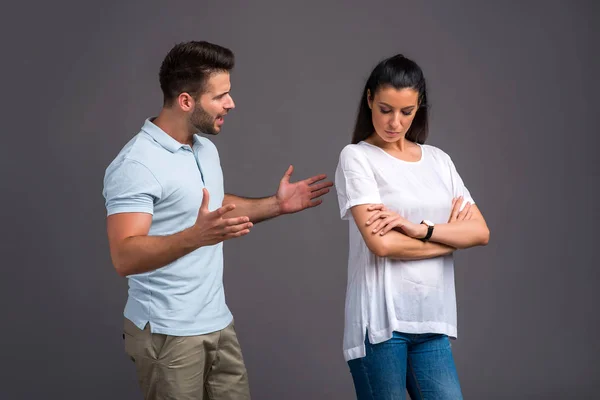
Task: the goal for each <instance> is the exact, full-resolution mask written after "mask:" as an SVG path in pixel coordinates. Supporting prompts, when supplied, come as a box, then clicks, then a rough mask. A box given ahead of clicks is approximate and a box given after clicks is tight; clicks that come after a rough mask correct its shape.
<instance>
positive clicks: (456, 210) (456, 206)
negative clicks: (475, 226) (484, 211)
mask: <svg viewBox="0 0 600 400" xmlns="http://www.w3.org/2000/svg"><path fill="white" fill-rule="evenodd" d="M463 200H464V198H463V197H462V196H460V197H455V198H453V199H452V211H451V212H450V218H448V223H449V224H451V223H453V222H456V221H468V220H470V219H471V218H472V217H473V212H472V211H471V203H469V202H467V204H466V205H465V207H464V208H463V209H462V211H460V206H461V205H462V202H463Z"/></svg>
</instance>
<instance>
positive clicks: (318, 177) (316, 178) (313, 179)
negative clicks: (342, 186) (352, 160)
mask: <svg viewBox="0 0 600 400" xmlns="http://www.w3.org/2000/svg"><path fill="white" fill-rule="evenodd" d="M325 178H327V175H325V174H321V175H316V176H313V177H310V178H307V179H305V180H304V182H306V183H307V184H309V185H312V184H313V183H315V182H319V181H322V180H323V179H325ZM328 183H331V182H328ZM331 185H333V183H331Z"/></svg>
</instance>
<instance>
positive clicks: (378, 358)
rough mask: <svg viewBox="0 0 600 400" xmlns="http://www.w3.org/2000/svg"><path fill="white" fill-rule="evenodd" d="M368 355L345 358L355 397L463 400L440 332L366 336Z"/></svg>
mask: <svg viewBox="0 0 600 400" xmlns="http://www.w3.org/2000/svg"><path fill="white" fill-rule="evenodd" d="M365 346H366V350H367V355H366V356H365V357H363V358H357V359H354V360H350V361H348V365H349V366H350V372H351V373H352V379H353V380H354V388H355V389H356V397H357V399H358V400H384V399H385V400H388V399H390V400H392V399H393V400H404V399H406V391H407V390H408V393H409V394H410V398H411V399H412V400H462V398H463V397H462V393H461V390H460V383H459V382H458V374H457V373H456V367H455V366H454V358H453V357H452V350H451V348H450V340H449V339H448V336H446V335H439V334H421V335H416V334H407V333H398V332H394V336H393V337H392V338H391V339H390V340H387V341H385V342H383V343H378V344H371V343H369V339H368V337H367V338H366V339H365Z"/></svg>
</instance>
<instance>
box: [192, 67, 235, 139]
mask: <svg viewBox="0 0 600 400" xmlns="http://www.w3.org/2000/svg"><path fill="white" fill-rule="evenodd" d="M230 89H231V83H230V82H229V72H221V71H220V72H214V73H212V74H211V75H210V77H209V78H208V81H207V82H206V85H205V88H204V93H202V94H201V95H200V97H199V98H198V99H196V102H195V108H194V111H192V114H191V116H190V124H191V125H192V126H193V127H194V129H196V130H198V131H200V132H203V133H206V134H209V135H218V134H219V132H221V126H223V122H224V117H225V115H226V114H227V113H228V112H229V110H231V109H233V108H234V107H235V103H234V102H233V99H232V98H231V95H230V94H229V91H230Z"/></svg>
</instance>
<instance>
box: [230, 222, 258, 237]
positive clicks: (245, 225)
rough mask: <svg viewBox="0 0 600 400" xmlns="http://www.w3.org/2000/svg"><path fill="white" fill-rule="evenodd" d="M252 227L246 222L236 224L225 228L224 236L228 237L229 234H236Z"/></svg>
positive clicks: (250, 223)
mask: <svg viewBox="0 0 600 400" xmlns="http://www.w3.org/2000/svg"><path fill="white" fill-rule="evenodd" d="M253 226H254V224H252V222H246V223H243V224H236V225H232V226H228V227H227V228H225V234H227V235H228V234H230V233H236V232H239V231H243V230H246V229H250V228H252V227H253Z"/></svg>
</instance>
